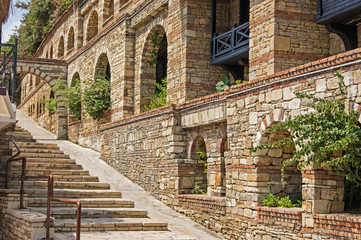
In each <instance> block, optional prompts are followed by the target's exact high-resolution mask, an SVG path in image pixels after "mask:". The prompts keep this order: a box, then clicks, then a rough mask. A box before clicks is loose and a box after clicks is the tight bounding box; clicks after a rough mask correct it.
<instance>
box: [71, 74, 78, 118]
mask: <svg viewBox="0 0 361 240" xmlns="http://www.w3.org/2000/svg"><path fill="white" fill-rule="evenodd" d="M70 87H72V88H73V90H74V91H73V92H74V100H75V101H74V102H73V104H72V106H71V107H70V108H69V111H70V114H72V115H74V116H75V120H76V121H79V120H81V81H80V75H79V73H78V72H76V73H74V75H73V77H72V79H71V83H70Z"/></svg>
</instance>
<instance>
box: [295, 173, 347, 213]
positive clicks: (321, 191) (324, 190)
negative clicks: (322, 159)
mask: <svg viewBox="0 0 361 240" xmlns="http://www.w3.org/2000/svg"><path fill="white" fill-rule="evenodd" d="M302 178H303V186H302V198H303V206H305V209H306V212H307V213H313V214H314V213H336V212H343V210H344V202H343V192H344V180H343V177H341V176H340V175H338V174H337V173H335V172H333V171H331V170H324V169H320V168H316V167H314V168H313V169H310V170H304V171H303V173H302Z"/></svg>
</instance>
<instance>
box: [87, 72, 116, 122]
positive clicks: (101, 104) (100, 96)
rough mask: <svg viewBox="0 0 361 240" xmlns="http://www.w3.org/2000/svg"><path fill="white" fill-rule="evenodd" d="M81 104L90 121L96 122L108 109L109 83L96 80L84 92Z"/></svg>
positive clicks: (105, 80)
mask: <svg viewBox="0 0 361 240" xmlns="http://www.w3.org/2000/svg"><path fill="white" fill-rule="evenodd" d="M83 104H84V108H85V111H86V112H87V113H88V114H89V116H90V117H91V118H92V119H95V120H98V119H100V118H102V117H103V115H104V113H105V112H106V111H107V110H108V109H109V107H110V82H109V80H107V79H104V78H96V79H94V81H92V82H91V83H90V84H89V85H88V87H87V88H85V90H84V98H83Z"/></svg>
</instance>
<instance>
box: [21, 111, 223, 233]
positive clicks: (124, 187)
mask: <svg viewBox="0 0 361 240" xmlns="http://www.w3.org/2000/svg"><path fill="white" fill-rule="evenodd" d="M17 119H18V120H19V126H21V127H22V128H24V129H26V130H28V131H30V132H31V133H32V135H33V137H34V138H35V139H37V140H38V141H39V142H44V143H56V144H57V145H58V146H59V148H60V149H61V150H62V151H64V153H65V154H68V155H70V156H71V158H73V159H75V160H76V162H77V163H78V164H80V165H82V166H83V168H84V169H85V170H89V172H90V175H92V176H98V177H99V180H100V181H101V182H104V183H109V184H110V186H111V189H113V190H117V191H120V192H122V194H123V198H125V199H130V200H133V201H135V207H136V208H140V209H144V210H147V211H148V213H149V214H148V216H149V217H150V218H152V219H154V220H156V221H160V222H167V223H168V224H169V226H168V227H169V230H170V231H169V232H84V233H82V237H81V239H82V240H87V239H89V240H90V239H91V240H111V239H122V240H128V239H129V240H138V239H139V240H140V239H144V240H145V239H147V240H168V239H176V240H190V239H199V240H216V239H222V238H221V237H220V236H218V235H216V234H215V233H213V232H211V231H209V230H207V229H205V228H204V227H203V226H201V225H200V224H198V223H196V222H194V221H192V220H191V219H189V218H188V217H185V216H183V215H181V214H179V213H177V212H176V211H174V210H172V209H171V208H169V207H167V206H166V205H164V204H163V203H161V202H160V201H158V200H157V199H155V198H154V197H153V196H151V195H149V194H148V193H147V192H146V191H144V190H143V189H142V188H141V187H139V186H138V185H137V184H134V183H133V182H131V181H130V180H129V179H127V178H126V177H124V176H123V175H122V174H120V173H119V172H118V171H116V170H115V169H114V168H112V167H111V166H109V165H108V164H106V163H105V162H104V161H102V160H101V159H100V153H98V152H96V151H93V150H90V149H87V148H83V147H80V146H78V145H76V144H74V143H71V142H69V141H65V140H56V137H55V135H54V134H52V133H50V132H49V131H47V130H45V129H43V128H41V127H39V126H38V125H37V124H36V123H35V122H34V121H33V120H32V119H31V118H30V117H28V116H26V115H25V114H23V113H22V112H21V111H20V110H17ZM56 239H57V240H65V239H69V240H70V239H74V234H61V235H60V234H58V235H56Z"/></svg>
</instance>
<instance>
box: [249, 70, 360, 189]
mask: <svg viewBox="0 0 361 240" xmlns="http://www.w3.org/2000/svg"><path fill="white" fill-rule="evenodd" d="M337 76H338V78H339V91H340V93H341V99H338V100H334V99H331V100H328V99H323V98H319V97H316V96H314V95H312V94H308V93H301V92H296V93H295V94H296V96H297V98H299V99H309V100H308V101H310V103H308V104H307V106H308V107H310V108H313V109H315V110H316V113H308V114H304V115H299V116H296V117H294V118H293V119H291V120H288V121H286V122H283V123H280V124H278V125H276V126H274V127H271V128H269V129H268V130H267V132H271V133H272V132H275V131H277V130H279V129H286V130H288V131H290V132H293V135H291V136H289V137H286V138H284V139H282V140H279V141H276V142H273V143H270V144H262V145H260V146H258V147H256V148H254V149H252V151H253V152H255V151H257V150H258V149H263V148H271V147H272V148H273V147H274V148H279V147H282V146H291V145H293V144H294V145H295V146H296V149H297V150H295V151H294V152H293V157H291V158H290V159H287V160H286V161H284V162H283V163H282V169H284V167H286V166H287V165H289V164H293V163H295V164H297V167H298V169H302V168H303V167H305V166H308V165H311V164H314V165H316V166H321V167H330V168H331V169H332V170H334V171H335V172H337V173H339V174H340V175H342V176H343V177H345V178H346V181H349V182H352V183H355V184H356V185H361V171H360V170H361V168H360V167H359V166H360V165H361V124H360V123H359V122H358V117H359V113H358V112H357V111H354V110H349V111H346V107H345V105H346V101H345V100H346V97H345V89H344V87H345V84H344V81H343V76H342V75H340V74H339V73H337ZM335 152H339V153H342V154H340V155H339V156H335V155H334V153H335Z"/></svg>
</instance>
